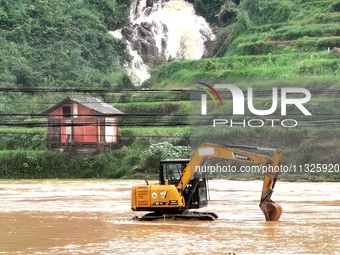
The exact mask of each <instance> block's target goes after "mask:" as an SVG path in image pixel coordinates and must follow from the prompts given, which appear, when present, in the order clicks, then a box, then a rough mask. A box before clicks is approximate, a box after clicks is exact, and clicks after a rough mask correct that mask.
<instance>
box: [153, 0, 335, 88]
mask: <svg viewBox="0 0 340 255" xmlns="http://www.w3.org/2000/svg"><path fill="white" fill-rule="evenodd" d="M339 6H340V2H339V1H333V0H329V1H307V0H295V1H266V0H262V1H255V0H244V1H241V3H240V5H239V6H238V13H237V18H236V21H235V22H234V23H233V24H231V25H228V26H226V27H223V28H221V29H220V30H219V32H218V34H217V39H216V42H215V43H214V44H213V45H210V50H211V53H210V54H211V55H216V53H218V54H217V56H218V57H214V58H206V59H202V60H198V61H174V62H171V63H169V64H164V65H161V66H158V67H157V68H155V69H154V70H153V72H152V80H151V82H150V84H151V87H153V88H183V87H189V85H190V83H191V81H192V79H202V78H247V77H250V78H275V77H281V78H292V77H294V78H295V77H339V75H340V73H339V70H340V68H339V67H340V53H339V52H337V50H336V49H335V50H333V51H332V49H333V48H334V47H340V24H339V20H340V7H339Z"/></svg>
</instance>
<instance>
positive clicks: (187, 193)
mask: <svg viewBox="0 0 340 255" xmlns="http://www.w3.org/2000/svg"><path fill="white" fill-rule="evenodd" d="M189 161H190V159H168V160H161V161H160V169H159V184H160V185H175V186H178V185H179V184H180V181H181V179H182V174H183V171H184V169H185V168H186V167H187V165H188V163H189ZM182 195H183V196H184V201H186V206H185V207H186V209H193V208H196V209H197V208H201V207H205V206H207V205H208V200H209V189H208V179H207V176H206V174H205V173H195V175H194V176H192V178H191V179H190V181H189V183H188V185H187V186H186V187H185V188H184V190H183V193H182Z"/></svg>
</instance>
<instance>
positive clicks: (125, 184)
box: [0, 180, 340, 255]
mask: <svg viewBox="0 0 340 255" xmlns="http://www.w3.org/2000/svg"><path fill="white" fill-rule="evenodd" d="M137 184H141V185H144V184H145V183H144V181H138V180H133V181H132V180H14V181H8V180H2V181H0V202H1V207H0V222H1V224H0V254H34V255H36V254H37V255H38V254H39V255H41V254H142V255H146V254H228V253H231V254H340V184H339V183H284V182H278V183H277V185H276V188H275V192H274V194H273V197H272V198H273V200H274V201H276V202H279V203H280V204H281V206H282V208H283V214H282V216H281V219H280V221H279V222H265V220H264V216H263V214H262V212H261V210H260V209H259V207H258V204H259V198H260V193H261V189H262V183H261V182H260V181H249V182H246V181H225V180H218V181H217V180H214V181H210V183H209V185H210V198H211V201H210V203H209V206H208V207H207V208H203V209H204V210H203V211H213V212H216V213H217V214H218V215H219V219H218V220H216V221H214V222H202V221H163V220H161V221H155V222H138V221H131V220H129V219H130V218H131V217H133V216H135V215H138V216H141V215H142V214H143V213H141V212H137V213H136V212H133V211H131V210H130V189H131V186H133V185H137Z"/></svg>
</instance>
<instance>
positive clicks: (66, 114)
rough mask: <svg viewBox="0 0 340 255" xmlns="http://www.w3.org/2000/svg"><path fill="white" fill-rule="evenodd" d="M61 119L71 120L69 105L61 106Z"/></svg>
mask: <svg viewBox="0 0 340 255" xmlns="http://www.w3.org/2000/svg"><path fill="white" fill-rule="evenodd" d="M63 117H64V118H71V117H72V112H71V106H70V105H65V106H63Z"/></svg>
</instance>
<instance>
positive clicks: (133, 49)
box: [111, 0, 214, 85]
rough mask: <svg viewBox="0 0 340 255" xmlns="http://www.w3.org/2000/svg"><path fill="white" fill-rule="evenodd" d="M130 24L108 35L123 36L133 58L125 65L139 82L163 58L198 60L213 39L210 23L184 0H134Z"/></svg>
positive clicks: (146, 76) (166, 59)
mask: <svg viewBox="0 0 340 255" xmlns="http://www.w3.org/2000/svg"><path fill="white" fill-rule="evenodd" d="M129 19H130V25H129V26H127V27H123V28H122V29H120V30H119V31H113V32H111V34H112V35H113V36H115V37H116V38H121V37H123V38H124V39H125V40H126V41H127V44H128V51H129V53H130V55H131V56H132V57H133V60H132V61H131V63H130V64H129V66H127V69H128V70H129V72H130V74H131V76H132V77H133V80H134V82H135V83H136V84H138V85H140V84H141V83H142V82H144V81H145V80H147V79H148V78H149V76H150V75H149V69H150V68H151V67H152V66H153V65H155V64H157V63H159V62H162V61H171V60H176V59H200V58H201V57H202V56H204V53H205V44H206V43H207V42H209V41H212V40H214V34H213V32H212V30H211V28H210V27H209V24H208V23H207V22H206V21H205V20H204V18H203V17H200V16H198V15H196V14H195V10H194V8H193V6H192V4H190V3H188V2H185V1H184V0H134V1H133V3H132V5H131V7H130V17H129Z"/></svg>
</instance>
